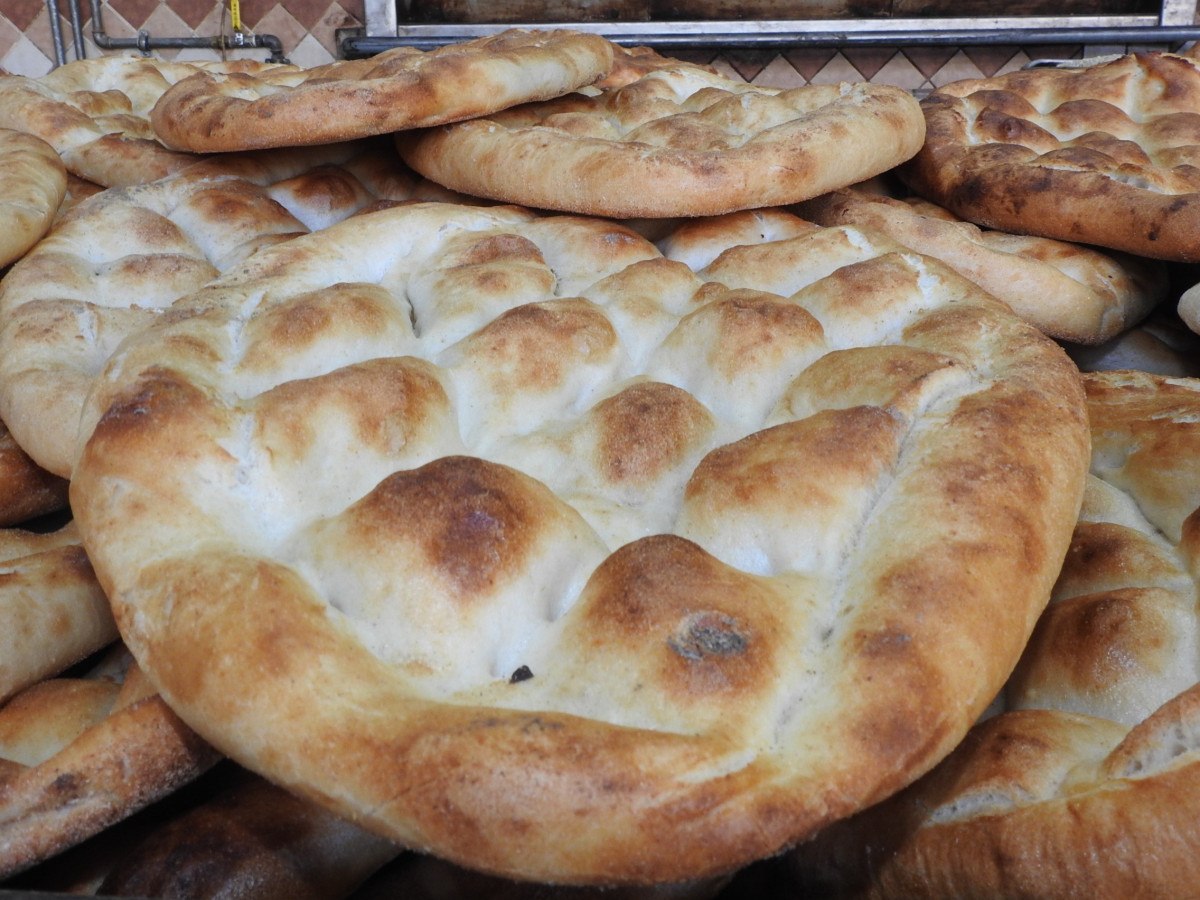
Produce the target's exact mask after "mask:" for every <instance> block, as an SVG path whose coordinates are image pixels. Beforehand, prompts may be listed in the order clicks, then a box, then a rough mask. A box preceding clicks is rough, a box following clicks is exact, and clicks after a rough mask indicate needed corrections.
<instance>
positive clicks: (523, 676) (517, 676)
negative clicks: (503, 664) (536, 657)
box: [508, 666, 533, 684]
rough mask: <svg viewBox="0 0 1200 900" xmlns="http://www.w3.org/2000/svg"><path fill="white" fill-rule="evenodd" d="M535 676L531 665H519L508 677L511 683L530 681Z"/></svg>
mask: <svg viewBox="0 0 1200 900" xmlns="http://www.w3.org/2000/svg"><path fill="white" fill-rule="evenodd" d="M532 677H533V670H532V669H530V668H529V666H517V667H516V669H514V670H513V673H512V675H510V676H509V677H508V683H509V684H520V683H521V682H522V681H528V680H529V679H530V678H532Z"/></svg>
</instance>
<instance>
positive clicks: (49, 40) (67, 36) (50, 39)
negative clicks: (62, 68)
mask: <svg viewBox="0 0 1200 900" xmlns="http://www.w3.org/2000/svg"><path fill="white" fill-rule="evenodd" d="M59 20H60V22H59V24H60V25H62V24H64V23H63V22H62V17H61V16H60V17H59ZM62 36H63V49H64V50H65V51H66V55H67V60H68V61H69V60H70V59H71V58H72V55H73V52H72V39H71V30H70V27H69V26H67V27H65V28H63V32H62ZM25 38H26V39H27V40H29V41H31V42H32V43H33V45H34V46H35V47H37V48H38V50H40V51H41V53H42V55H43V56H45V57H46V58H47V59H50V60H53V59H54V36H53V34H52V33H51V31H50V13H49V12H48V11H47V10H45V9H43V10H42V11H41V12H40V13H38V14H37V15H36V16H35V17H34V19H33V21H32V22H30V23H29V25H28V27H26V28H25Z"/></svg>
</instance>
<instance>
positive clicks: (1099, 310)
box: [797, 190, 1167, 344]
mask: <svg viewBox="0 0 1200 900" xmlns="http://www.w3.org/2000/svg"><path fill="white" fill-rule="evenodd" d="M797 212H798V213H799V214H800V215H802V216H804V217H805V218H806V219H810V220H812V221H813V222H816V223H818V224H820V225H859V226H862V227H865V228H870V229H872V230H875V231H881V232H883V233H884V234H886V235H888V236H889V237H891V238H893V239H894V240H896V241H898V242H899V243H901V244H903V245H904V246H906V247H910V248H912V249H913V250H915V251H917V252H918V253H924V254H926V255H927V256H933V257H936V258H937V259H940V260H942V261H943V262H945V263H946V264H947V265H949V266H950V267H951V268H952V269H954V270H955V271H956V272H958V273H959V274H960V275H963V276H964V277H966V278H969V279H971V280H972V281H974V282H975V283H976V284H978V285H979V286H980V287H982V288H983V289H984V290H985V291H987V292H988V293H990V294H991V295H992V296H994V297H998V298H999V299H1001V300H1003V301H1004V302H1005V303H1007V304H1008V305H1009V307H1011V308H1012V310H1013V312H1015V313H1016V314H1017V315H1019V316H1021V317H1022V318H1023V319H1025V320H1026V321H1027V322H1030V323H1031V324H1033V325H1035V326H1036V327H1037V328H1038V329H1039V330H1040V331H1041V332H1042V333H1044V334H1048V335H1050V336H1051V337H1055V338H1060V339H1062V340H1066V341H1073V342H1075V343H1081V344H1098V343H1102V342H1103V341H1106V340H1109V339H1111V338H1113V337H1115V336H1116V335H1118V334H1120V333H1122V332H1125V331H1127V330H1128V329H1129V328H1130V327H1131V326H1133V325H1135V324H1136V323H1137V322H1139V321H1140V320H1142V319H1143V318H1145V317H1146V316H1147V315H1148V314H1149V313H1150V311H1151V310H1152V309H1153V308H1154V307H1155V306H1156V305H1157V304H1158V303H1159V301H1161V300H1162V299H1163V297H1165V296H1166V292H1167V277H1166V270H1165V267H1163V266H1162V265H1161V264H1159V263H1153V262H1150V261H1148V260H1143V259H1138V258H1136V257H1131V256H1126V255H1124V254H1107V255H1106V254H1103V253H1099V252H1097V251H1096V250H1093V249H1091V248H1088V247H1083V246H1079V245H1076V244H1068V243H1065V242H1062V241H1054V240H1050V239H1048V238H1038V237H1025V236H1021V235H1013V234H1004V233H1002V232H998V231H987V230H981V229H979V228H977V227H975V226H974V225H972V224H971V223H969V222H964V221H962V220H961V219H958V218H957V217H955V216H954V215H953V214H952V213H950V212H948V211H945V210H943V209H941V208H940V207H936V206H934V205H933V204H929V203H923V202H921V201H919V200H916V199H910V200H907V201H904V200H897V199H892V198H890V197H880V196H874V197H872V196H868V195H866V194H862V193H859V192H858V191H855V190H841V191H834V192H832V193H830V194H826V195H824V196H822V197H818V198H816V199H814V200H811V201H809V202H807V203H804V204H801V206H800V207H798V208H797Z"/></svg>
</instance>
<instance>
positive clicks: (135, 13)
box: [102, 0, 160, 30]
mask: <svg viewBox="0 0 1200 900" xmlns="http://www.w3.org/2000/svg"><path fill="white" fill-rule="evenodd" d="M159 5H160V4H159V2H158V0H108V6H110V7H112V9H113V11H114V12H116V13H117V14H118V15H119V16H120V17H121V18H122V19H124V20H125V21H126V22H128V23H129V24H130V25H132V26H133V27H134V29H135V30H136V29H139V28H141V27H142V26H143V25H144V24H145V22H146V20H147V19H148V18H150V14H151V13H153V12H154V11H155V10H156V9H157V8H158V7H159ZM102 15H103V18H104V24H105V30H107V27H108V16H107V15H105V14H103V13H102Z"/></svg>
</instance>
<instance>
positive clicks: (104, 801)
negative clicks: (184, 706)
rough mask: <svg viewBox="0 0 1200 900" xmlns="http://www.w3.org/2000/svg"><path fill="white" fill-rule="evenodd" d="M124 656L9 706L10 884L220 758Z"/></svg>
mask: <svg viewBox="0 0 1200 900" xmlns="http://www.w3.org/2000/svg"><path fill="white" fill-rule="evenodd" d="M122 651H123V648H122V649H121V650H117V651H114V653H113V654H112V655H111V657H110V658H109V659H105V660H102V661H101V662H100V664H98V665H97V666H96V667H95V668H94V669H93V670H92V671H90V672H88V673H86V674H85V675H83V676H81V677H75V678H60V679H53V680H51V681H44V682H40V683H38V684H36V685H34V686H32V687H30V688H28V689H27V690H25V691H24V692H22V693H20V694H18V695H17V696H16V697H13V698H12V699H11V700H9V701H8V703H6V704H5V705H4V706H3V707H0V878H4V877H7V876H9V875H12V874H14V873H16V872H20V871H22V870H24V869H27V868H29V867H31V866H34V865H36V864H37V863H39V862H41V861H43V860H45V859H47V858H49V857H51V856H53V855H54V854H56V853H59V852H61V851H62V850H65V849H66V848H68V847H72V846H74V845H76V844H78V843H79V842H80V841H83V840H84V839H86V838H88V837H90V836H92V835H94V834H96V833H98V832H100V831H101V830H103V829H104V828H107V827H108V826H110V825H112V824H113V823H115V822H119V821H121V820H122V819H124V818H126V817H127V816H129V815H131V814H132V813H134V812H136V811H137V810H140V809H143V808H144V807H146V806H147V805H149V804H150V803H153V802H154V801H155V800H158V799H160V798H162V797H164V796H166V795H167V794H169V793H171V792H172V791H174V790H176V789H177V788H179V787H180V786H182V785H184V784H186V783H188V782H189V781H191V780H192V779H194V778H195V777H197V776H198V775H199V774H200V773H201V772H203V771H204V770H205V769H206V768H208V767H209V766H211V765H212V764H213V763H214V762H216V760H217V759H218V757H217V754H216V753H214V751H213V750H212V748H210V747H208V746H207V745H206V744H205V743H204V742H203V741H201V740H200V739H199V738H198V737H197V736H196V735H195V733H194V732H192V731H191V730H190V729H189V728H187V727H186V726H185V725H183V723H182V722H180V721H179V719H178V718H177V717H176V716H175V714H174V713H172V712H171V710H170V709H168V708H167V705H166V704H165V703H163V701H162V699H161V698H160V697H158V696H157V695H156V694H155V693H154V691H153V689H152V688H151V687H150V686H149V684H148V682H147V681H146V679H145V678H144V677H143V676H142V674H141V672H140V670H139V669H138V668H137V666H136V664H132V663H130V662H129V661H128V654H124V663H122V661H121V660H122V657H121V655H120V654H121V652H122Z"/></svg>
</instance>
